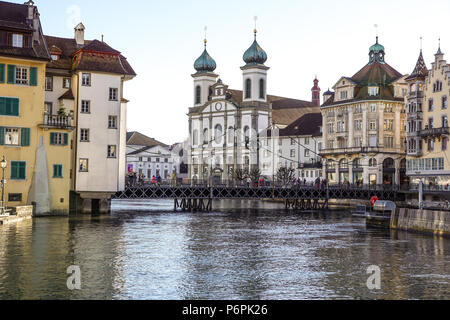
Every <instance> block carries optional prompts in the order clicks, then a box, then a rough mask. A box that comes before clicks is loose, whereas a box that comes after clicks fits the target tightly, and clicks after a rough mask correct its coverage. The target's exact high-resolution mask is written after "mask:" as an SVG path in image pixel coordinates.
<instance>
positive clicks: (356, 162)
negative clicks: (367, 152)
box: [353, 158, 361, 169]
mask: <svg viewBox="0 0 450 320" xmlns="http://www.w3.org/2000/svg"><path fill="white" fill-rule="evenodd" d="M360 168H361V159H359V158H358V159H355V160H353V169H360Z"/></svg>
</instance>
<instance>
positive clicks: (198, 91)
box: [195, 86, 202, 104]
mask: <svg viewBox="0 0 450 320" xmlns="http://www.w3.org/2000/svg"><path fill="white" fill-rule="evenodd" d="M201 102H202V88H201V87H200V86H197V87H196V88H195V104H200V103H201Z"/></svg>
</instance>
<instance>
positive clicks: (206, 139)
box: [203, 129, 209, 144]
mask: <svg viewBox="0 0 450 320" xmlns="http://www.w3.org/2000/svg"><path fill="white" fill-rule="evenodd" d="M203 144H209V137H208V129H205V130H203Z"/></svg>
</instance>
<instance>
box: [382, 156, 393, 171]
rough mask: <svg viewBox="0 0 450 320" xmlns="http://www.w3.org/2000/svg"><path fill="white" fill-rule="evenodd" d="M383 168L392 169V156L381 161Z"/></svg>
mask: <svg viewBox="0 0 450 320" xmlns="http://www.w3.org/2000/svg"><path fill="white" fill-rule="evenodd" d="M383 168H384V169H394V168H395V161H394V159H392V158H387V159H386V160H384V162H383Z"/></svg>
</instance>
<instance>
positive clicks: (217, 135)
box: [214, 124, 223, 144]
mask: <svg viewBox="0 0 450 320" xmlns="http://www.w3.org/2000/svg"><path fill="white" fill-rule="evenodd" d="M214 131H215V132H214V135H215V136H214V140H215V141H216V143H217V144H220V143H221V142H222V136H223V130H222V126H221V125H220V124H218V125H216V128H215V130H214Z"/></svg>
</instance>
